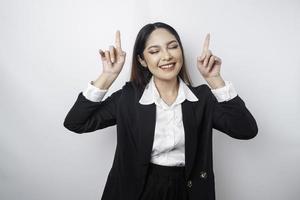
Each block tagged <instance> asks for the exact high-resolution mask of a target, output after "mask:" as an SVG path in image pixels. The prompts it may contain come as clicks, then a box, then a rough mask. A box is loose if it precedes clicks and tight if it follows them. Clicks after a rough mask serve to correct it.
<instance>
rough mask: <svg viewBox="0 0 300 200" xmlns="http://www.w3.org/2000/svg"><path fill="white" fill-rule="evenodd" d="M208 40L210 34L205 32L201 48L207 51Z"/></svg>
mask: <svg viewBox="0 0 300 200" xmlns="http://www.w3.org/2000/svg"><path fill="white" fill-rule="evenodd" d="M209 40H210V34H209V33H208V34H206V37H205V41H204V45H203V50H204V51H208V48H209Z"/></svg>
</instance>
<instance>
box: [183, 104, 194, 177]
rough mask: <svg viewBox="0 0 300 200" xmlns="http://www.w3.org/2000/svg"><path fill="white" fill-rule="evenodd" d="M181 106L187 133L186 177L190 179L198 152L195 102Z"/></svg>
mask: <svg viewBox="0 0 300 200" xmlns="http://www.w3.org/2000/svg"><path fill="white" fill-rule="evenodd" d="M181 105H182V107H181V108H182V121H183V126H184V133H185V135H184V136H185V175H186V179H188V177H189V176H190V173H191V171H192V168H193V166H194V160H195V156H196V151H197V141H198V138H197V127H196V120H197V119H196V116H195V113H194V108H193V102H190V101H188V100H185V101H184V102H183V103H182V104H181Z"/></svg>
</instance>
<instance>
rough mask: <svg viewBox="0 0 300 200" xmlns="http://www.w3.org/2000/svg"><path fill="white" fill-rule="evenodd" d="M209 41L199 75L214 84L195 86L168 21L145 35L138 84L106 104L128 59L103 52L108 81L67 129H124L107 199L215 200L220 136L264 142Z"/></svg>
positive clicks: (139, 41)
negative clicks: (215, 148)
mask: <svg viewBox="0 0 300 200" xmlns="http://www.w3.org/2000/svg"><path fill="white" fill-rule="evenodd" d="M209 40H210V35H209V34H208V35H207V36H206V38H205V41H204V45H203V51H202V54H201V55H200V56H199V57H198V58H197V68H198V70H199V72H200V73H201V75H202V76H203V77H204V79H205V80H206V81H207V83H208V85H207V84H202V85H199V86H196V87H194V86H192V85H191V81H190V80H189V77H188V74H187V70H186V66H185V61H184V52H183V47H182V43H181V41H180V38H179V36H178V34H177V32H176V31H175V30H174V29H173V28H172V27H171V26H169V25H167V24H165V23H161V22H157V23H153V24H147V25H145V26H144V27H143V28H142V29H141V30H140V31H139V33H138V35H137V38H136V41H135V45H134V49H133V56H132V71H131V78H130V81H128V82H126V84H125V85H124V86H123V87H122V88H121V89H119V90H117V91H116V92H114V93H113V94H112V95H110V96H109V97H108V98H106V99H105V100H103V101H102V99H103V97H104V95H105V93H106V92H107V90H108V88H109V87H110V85H111V84H112V83H113V82H114V80H115V79H116V78H117V77H118V75H119V73H120V72H121V70H122V67H123V65H124V62H125V57H126V53H125V52H124V51H123V50H122V48H121V39H120V32H119V31H117V32H116V42H115V46H110V48H109V50H106V51H102V50H100V55H101V59H102V64H103V71H102V74H101V75H100V76H99V77H98V78H97V79H96V80H95V81H91V82H90V83H89V84H88V88H87V89H86V90H85V91H84V92H80V93H79V95H78V97H77V100H76V102H75V104H74V105H73V107H72V108H71V110H70V111H69V112H68V114H67V116H66V118H65V121H64V126H65V127H66V128H67V129H69V130H70V131H73V132H75V133H87V132H92V131H95V130H99V129H103V128H105V127H108V126H112V125H117V146H116V151H115V156H114V161H113V165H112V168H111V170H110V172H109V175H108V177H107V181H106V185H105V188H104V191H103V194H102V200H171V199H172V200H185V199H189V200H196V199H197V200H199V199H201V200H214V199H215V183H214V172H213V163H212V160H213V159H212V155H213V153H212V129H213V128H215V129H217V130H219V131H221V132H223V133H225V134H227V135H229V136H230V137H233V138H236V139H243V140H246V139H251V138H253V137H255V136H256V135H257V132H258V128H257V124H256V121H255V119H254V117H253V116H252V114H251V113H250V112H249V110H248V109H247V108H246V106H245V103H244V101H243V100H242V99H241V98H240V97H239V96H238V95H237V93H236V91H235V89H234V87H233V84H232V83H231V82H229V81H224V80H223V79H222V77H221V74H220V67H221V59H220V58H218V57H217V56H215V55H213V54H212V52H211V51H210V50H209Z"/></svg>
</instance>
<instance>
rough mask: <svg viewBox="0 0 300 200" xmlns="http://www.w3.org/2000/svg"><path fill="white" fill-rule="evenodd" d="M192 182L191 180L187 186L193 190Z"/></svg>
mask: <svg viewBox="0 0 300 200" xmlns="http://www.w3.org/2000/svg"><path fill="white" fill-rule="evenodd" d="M192 185H193V184H192V181H191V180H189V181H188V182H187V186H188V187H189V188H191V187H192Z"/></svg>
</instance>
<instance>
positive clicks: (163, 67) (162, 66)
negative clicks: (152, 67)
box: [159, 63, 175, 69]
mask: <svg viewBox="0 0 300 200" xmlns="http://www.w3.org/2000/svg"><path fill="white" fill-rule="evenodd" d="M174 67H175V63H169V64H166V65H161V66H159V68H161V69H171V68H174Z"/></svg>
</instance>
